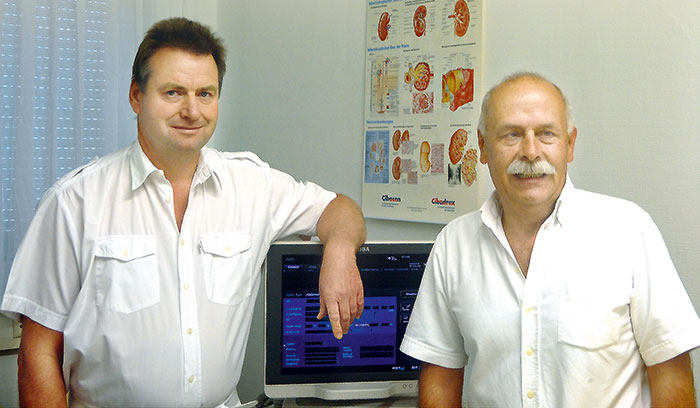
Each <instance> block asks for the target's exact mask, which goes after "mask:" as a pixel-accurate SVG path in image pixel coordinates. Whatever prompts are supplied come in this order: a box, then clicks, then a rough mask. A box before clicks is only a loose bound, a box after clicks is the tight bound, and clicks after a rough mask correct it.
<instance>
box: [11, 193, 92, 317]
mask: <svg viewBox="0 0 700 408" xmlns="http://www.w3.org/2000/svg"><path fill="white" fill-rule="evenodd" d="M76 231H77V230H76V228H75V225H74V222H73V220H72V218H71V215H70V213H69V211H68V210H67V208H66V205H65V203H64V202H62V200H61V199H60V192H58V191H57V190H56V189H53V188H52V189H49V191H48V192H47V193H46V195H45V197H44V198H43V199H42V201H41V202H40V203H39V206H38V207H37V211H36V214H35V215H34V218H33V219H32V222H31V223H30V225H29V229H28V230H27V233H26V235H25V237H24V239H23V241H22V243H21V244H20V246H19V249H18V250H17V254H16V255H15V259H14V262H13V264H12V269H11V271H10V276H9V279H8V283H7V288H6V290H5V295H4V297H3V299H2V305H0V311H2V312H3V313H4V314H5V315H7V316H8V317H10V318H13V319H16V320H18V319H19V317H20V315H25V316H27V317H29V318H30V319H32V320H34V321H36V322H37V323H39V324H41V325H43V326H45V327H48V328H50V329H53V330H57V331H62V330H63V327H64V324H65V321H66V318H67V316H68V314H69V312H70V310H71V308H72V306H73V303H74V301H75V298H76V296H77V295H78V292H79V291H80V274H79V272H78V253H77V251H76V249H77V246H78V244H77V243H78V242H79V240H78V237H77V232H76Z"/></svg>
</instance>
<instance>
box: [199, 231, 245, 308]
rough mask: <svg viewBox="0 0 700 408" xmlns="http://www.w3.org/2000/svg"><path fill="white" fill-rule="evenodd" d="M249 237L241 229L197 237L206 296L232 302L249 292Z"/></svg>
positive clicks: (232, 303)
mask: <svg viewBox="0 0 700 408" xmlns="http://www.w3.org/2000/svg"><path fill="white" fill-rule="evenodd" d="M251 245H252V240H251V236H250V234H247V233H245V232H231V233H226V234H217V235H209V236H204V237H202V238H201V239H200V248H201V250H202V268H203V274H204V284H205V287H206V290H207V298H208V299H209V300H210V301H212V302H214V303H220V304H224V305H231V306H232V305H235V304H237V303H239V302H240V301H242V300H243V299H245V298H247V297H248V296H250V295H251V293H252V287H253V271H252V265H251V263H252V254H251V252H252V251H251V250H250V248H251Z"/></svg>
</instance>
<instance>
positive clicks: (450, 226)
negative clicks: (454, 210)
mask: <svg viewBox="0 0 700 408" xmlns="http://www.w3.org/2000/svg"><path fill="white" fill-rule="evenodd" d="M481 211H482V210H476V211H472V212H470V213H467V214H463V215H460V216H459V217H457V218H455V219H453V220H452V221H450V222H448V223H447V225H445V227H444V228H443V229H442V231H441V234H443V235H455V234H460V235H462V234H473V233H474V232H476V231H478V230H480V229H481V227H482V226H483V221H482V219H481Z"/></svg>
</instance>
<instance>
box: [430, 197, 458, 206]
mask: <svg viewBox="0 0 700 408" xmlns="http://www.w3.org/2000/svg"><path fill="white" fill-rule="evenodd" d="M431 203H433V204H435V205H452V206H454V205H455V202H454V201H451V200H448V199H446V198H443V199H442V200H441V199H439V198H437V197H435V198H433V200H432V201H431Z"/></svg>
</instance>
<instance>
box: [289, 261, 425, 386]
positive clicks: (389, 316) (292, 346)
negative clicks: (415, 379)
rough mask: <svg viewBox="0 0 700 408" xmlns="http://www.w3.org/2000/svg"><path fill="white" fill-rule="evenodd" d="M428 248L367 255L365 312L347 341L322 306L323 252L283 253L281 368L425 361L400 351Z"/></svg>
mask: <svg viewBox="0 0 700 408" xmlns="http://www.w3.org/2000/svg"><path fill="white" fill-rule="evenodd" d="M427 257H428V254H427V253H419V254H364V255H363V256H358V261H357V264H358V268H359V269H360V274H361V276H362V280H363V285H364V290H365V305H364V310H363V313H362V316H361V317H360V318H359V319H357V320H355V321H354V322H353V323H352V325H351V326H350V330H349V332H348V333H347V334H345V335H344V336H343V338H342V340H337V339H336V338H335V337H333V332H332V330H331V325H330V322H329V321H328V318H327V317H326V318H324V319H323V320H317V319H316V316H317V314H318V311H319V295H318V273H319V271H320V268H321V257H320V256H319V255H285V256H283V258H282V305H281V306H282V311H281V323H282V336H281V359H280V360H281V369H282V372H283V373H284V372H287V373H289V372H307V371H309V370H314V372H317V371H318V370H319V369H321V370H324V369H327V370H328V371H329V372H338V371H343V369H344V368H347V369H352V368H353V367H355V368H359V367H361V368H362V370H365V371H366V370H369V371H383V372H388V371H415V370H419V369H420V361H418V360H415V359H413V358H411V357H409V356H407V355H405V354H403V353H401V351H400V350H399V346H400V344H401V340H402V338H403V335H404V333H405V331H406V326H407V324H408V320H409V317H410V313H411V310H412V308H413V303H414V302H415V299H416V295H417V293H418V287H419V286H420V279H421V277H422V274H423V269H424V268H425V263H426V261H427Z"/></svg>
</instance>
